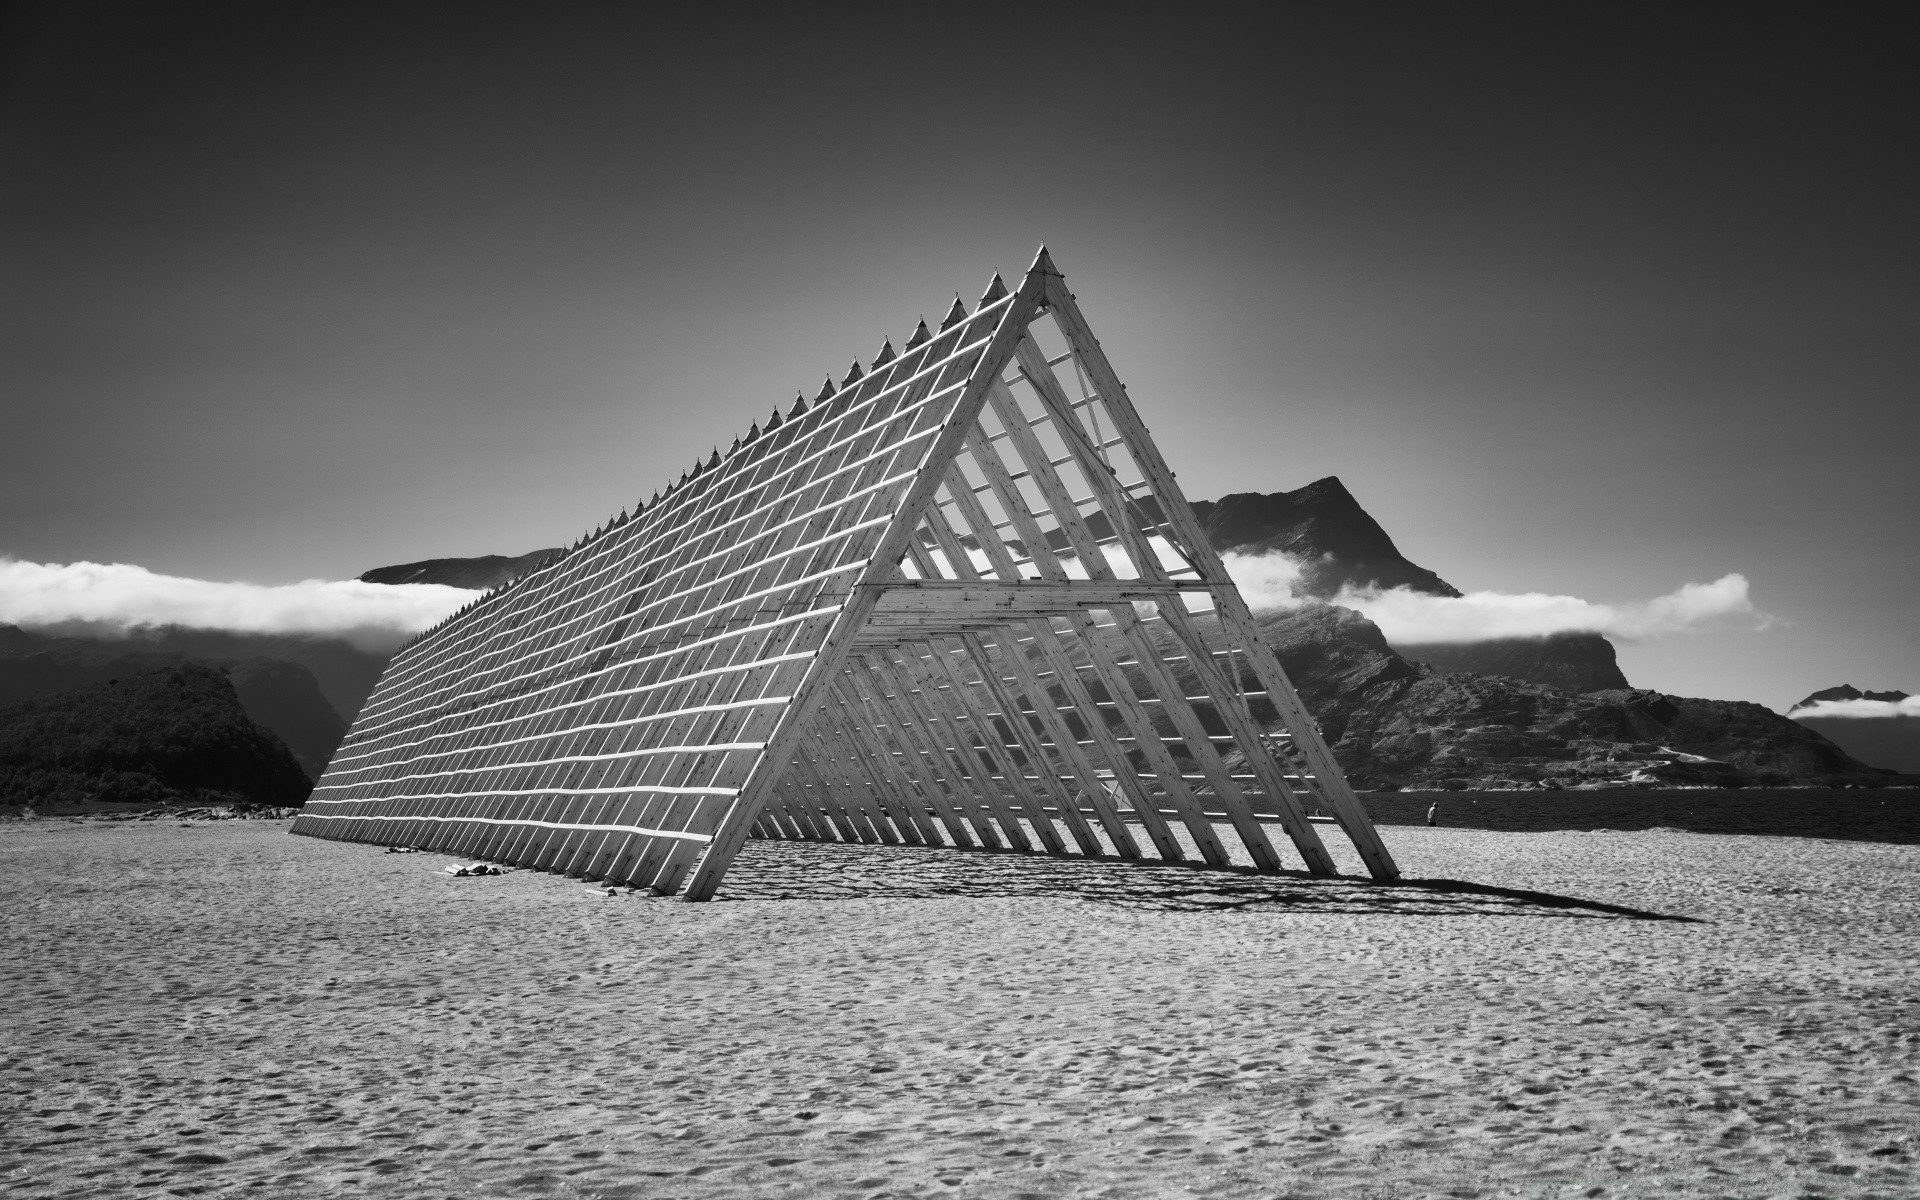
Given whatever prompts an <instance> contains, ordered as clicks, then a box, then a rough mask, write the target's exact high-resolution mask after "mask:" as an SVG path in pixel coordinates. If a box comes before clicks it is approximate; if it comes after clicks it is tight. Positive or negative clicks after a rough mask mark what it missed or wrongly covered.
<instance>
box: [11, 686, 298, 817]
mask: <svg viewBox="0 0 1920 1200" xmlns="http://www.w3.org/2000/svg"><path fill="white" fill-rule="evenodd" d="M312 790H313V789H312V785H311V784H309V783H308V781H307V777H306V774H305V772H303V771H302V770H301V769H300V764H299V763H298V762H297V761H295V759H294V757H293V754H292V753H291V752H290V751H289V750H288V749H287V746H286V743H284V742H282V741H281V740H280V738H279V737H278V736H277V735H275V734H274V733H273V732H272V731H271V730H268V729H263V728H261V727H260V726H258V725H255V724H254V723H253V722H252V721H251V720H249V719H248V718H247V714H246V711H245V710H244V709H243V708H242V707H241V705H240V698H239V696H238V695H237V694H236V693H235V691H234V688H233V684H232V682H231V681H229V680H228V678H227V676H226V674H225V673H224V672H222V671H220V670H218V669H217V668H213V667H207V666H201V665H198V664H192V663H189V664H185V665H182V666H179V667H171V668H165V669H162V670H158V671H150V672H147V673H144V674H138V675H129V676H127V677H125V678H122V679H117V680H109V681H108V682H106V683H102V684H97V685H95V686H92V687H87V688H81V689H79V690H77V691H70V692H63V693H61V694H59V695H55V696H43V697H40V698H38V699H34V700H26V701H22V702H20V703H17V704H12V705H8V706H6V707H5V708H0V804H35V803H47V802H53V801H56V800H61V799H85V798H98V799H104V800H117V801H118V800H123V801H135V802H145V803H149V804H154V803H182V802H189V801H191V802H197V803H208V802H223V801H224V802H233V801H248V802H252V803H256V804H267V805H276V806H284V805H295V804H301V803H304V802H305V801H306V798H307V795H308V793H310V792H311V791H312Z"/></svg>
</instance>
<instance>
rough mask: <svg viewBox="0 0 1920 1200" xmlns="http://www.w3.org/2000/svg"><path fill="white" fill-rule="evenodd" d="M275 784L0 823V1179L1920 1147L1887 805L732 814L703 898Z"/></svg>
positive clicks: (994, 1173) (814, 1183)
mask: <svg viewBox="0 0 1920 1200" xmlns="http://www.w3.org/2000/svg"><path fill="white" fill-rule="evenodd" d="M285 830H286V823H285V822H224V823H219V824H195V825H193V826H191V827H183V826H181V825H180V824H179V823H177V822H173V823H125V824H98V823H88V824H80V823H72V822H67V821H37V822H25V823H11V824H8V825H5V826H4V827H0V904H3V905H4V912H5V914H6V925H5V932H4V935H0V941H3V942H4V945H0V953H4V956H5V964H6V965H5V967H4V969H3V970H0V1027H3V1028H4V1031H5V1033H6V1037H5V1038H4V1075H3V1076H0V1084H3V1085H4V1088H3V1090H4V1093H5V1105H6V1107H7V1110H8V1111H7V1112H5V1113H3V1114H0V1188H4V1189H6V1190H7V1191H8V1194H12V1195H21V1196H43V1195H44V1196H53V1195H65V1196H94V1195H99V1196H108V1195H111V1196H127V1195H154V1196H161V1195H166V1194H168V1193H172V1194H177V1195H194V1194H221V1193H236V1194H245V1195H250V1196H260V1195H268V1196H273V1195H293V1194H301V1195H305V1196H320V1195H334V1194H354V1193H366V1194H373V1195H396V1196H431V1197H441V1196H448V1197H453V1196H458V1197H468V1196H509V1195H568V1196H603V1197H615V1196H649V1197H650V1196H752V1197H764V1196H781V1195H793V1196H843V1195H844V1196H888V1195H913V1196H921V1195H934V1196H943V1195H956V1196H958V1195H975V1196H993V1197H1001V1196H1035V1197H1054V1196H1081V1195H1087V1196H1170V1195H1187V1194H1193V1195H1202V1196H1248V1197H1254V1196H1260V1197H1266V1196H1295V1197H1309V1196H1377V1197H1392V1198H1395V1200H1398V1198H1401V1197H1416V1196H1423V1195H1447V1196H1458V1197H1472V1196H1507V1195H1520V1196H1568V1197H1573V1196H1581V1197H1587V1196H1594V1197H1597V1196H1640V1195H1647V1196H1652V1195H1659V1196H1743V1197H1744V1196H1782V1197H1799V1196H1805V1195H1810V1194H1812V1195H1828V1196H1856V1195H1880V1196H1887V1197H1911V1196H1914V1195H1920V1176H1916V1175H1915V1173H1914V1172H1915V1170H1916V1167H1915V1164H1914V1162H1913V1156H1914V1153H1915V1151H1916V1148H1920V1083H1916V1077H1917V1076H1920V1069H1917V1068H1920V1001H1917V1000H1916V997H1920V970H1916V965H1915V949H1914V946H1915V942H1916V931H1920V920H1916V917H1920V848H1916V847H1908V846H1887V845H1878V844H1867V843H1842V842H1825V841H1812V840H1800V839H1784V838H1779V839H1776V838H1762V837H1736V836H1702V835H1691V834H1677V833H1667V832H1659V831H1652V832H1644V833H1593V834H1586V833H1489V832H1469V831H1463V830H1449V829H1437V830H1429V829H1411V828H1390V829H1388V830H1387V831H1386V833H1387V836H1388V839H1389V842H1390V844H1391V846H1392V847H1393V850H1394V852H1395V853H1396V855H1398V856H1399V859H1400V862H1401V865H1402V867H1403V868H1404V869H1405V870H1406V872H1407V874H1408V875H1409V876H1412V877H1425V878H1436V879H1438V878H1444V879H1452V880H1460V881H1466V885H1465V886H1446V887H1425V886H1402V887H1394V888H1380V887H1375V886H1372V885H1369V884H1365V883H1361V882H1358V881H1353V880H1344V881H1331V882H1328V881H1316V880H1308V879H1303V878H1290V877H1283V878H1264V879H1262V878H1256V877H1251V876H1234V875H1222V874H1217V873H1202V872H1197V871H1186V870H1180V869H1172V868H1164V867H1160V868H1133V869H1129V868H1124V867H1119V866H1106V865H1101V864H1088V863H1084V862H1051V861H1048V860H1045V859H1039V858H1028V857H1019V856H1012V855H986V854H959V853H955V852H951V851H948V852H939V853H931V852H926V851H916V850H912V849H891V848H879V847H818V846H801V845H793V844H783V843H774V844H767V843H755V844H753V845H751V846H750V847H749V848H748V850H747V851H746V852H745V853H743V854H742V855H741V857H740V859H739V861H738V863H737V865H736V866H735V868H734V871H733V874H732V875H731V877H730V878H729V882H728V884H727V886H726V888H725V889H724V890H723V893H722V895H723V896H724V897H726V899H725V900H724V901H722V902H717V903H714V904H710V905H705V906H699V905H686V904H680V903H677V902H673V901H663V900H655V899H647V898H642V897H639V896H627V895H624V894H622V895H620V896H617V897H612V898H609V897H607V896H605V895H604V894H602V893H600V892H598V891H596V890H593V889H590V888H589V887H587V886H585V885H583V884H581V883H579V882H575V881H571V880H566V879H562V878H558V877H555V876H549V875H536V874H530V873H526V872H518V873H515V874H511V875H507V876H504V877H501V878H478V879H456V878H453V877H450V876H448V875H445V874H441V873H439V868H440V867H441V866H443V865H445V863H446V862H447V861H449V860H446V859H444V858H439V857H432V856H426V855H399V854H393V855H389V854H384V853H381V852H380V851H379V850H378V849H376V848H370V847H361V846H354V845H347V844H342V843H335V842H321V841H313V840H309V839H305V838H294V837H288V836H286V833H285ZM1346 866H1347V868H1348V869H1353V870H1357V863H1354V862H1352V861H1350V856H1349V860H1348V861H1346ZM1656 916H1658V917H1666V918H1687V919H1686V920H1673V919H1653V918H1654V917H1656Z"/></svg>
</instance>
